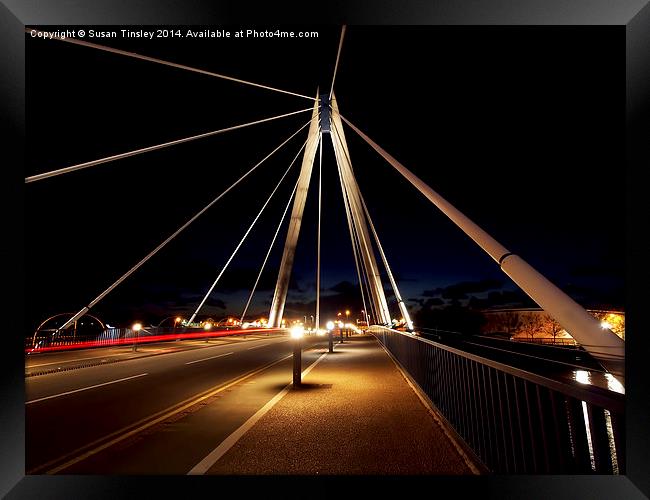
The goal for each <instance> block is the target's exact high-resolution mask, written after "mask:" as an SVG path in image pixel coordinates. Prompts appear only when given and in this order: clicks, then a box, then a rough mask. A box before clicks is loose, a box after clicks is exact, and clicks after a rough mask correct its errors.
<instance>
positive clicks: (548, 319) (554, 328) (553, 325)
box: [542, 314, 562, 344]
mask: <svg viewBox="0 0 650 500" xmlns="http://www.w3.org/2000/svg"><path fill="white" fill-rule="evenodd" d="M542 325H543V326H542V329H543V330H544V331H545V332H546V333H548V334H549V335H551V336H552V337H553V343H554V344H555V337H557V334H558V333H560V332H561V331H562V325H561V324H560V323H558V322H557V320H556V319H555V318H554V317H553V316H551V315H550V314H545V315H544V316H543V317H542Z"/></svg>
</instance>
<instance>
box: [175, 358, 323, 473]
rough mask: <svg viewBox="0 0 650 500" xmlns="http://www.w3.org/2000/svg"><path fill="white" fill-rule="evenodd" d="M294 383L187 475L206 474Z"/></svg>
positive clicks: (305, 374)
mask: <svg viewBox="0 0 650 500" xmlns="http://www.w3.org/2000/svg"><path fill="white" fill-rule="evenodd" d="M326 354H327V352H324V353H323V354H321V356H320V357H319V358H318V359H317V360H316V361H314V362H313V363H312V364H311V365H309V367H308V368H306V369H305V371H303V372H302V376H303V377H305V376H307V374H308V373H309V372H310V371H311V370H312V368H314V367H315V366H316V365H317V364H318V363H320V361H321V359H323V358H324V357H325V355H326ZM292 385H293V384H289V385H287V386H286V387H285V388H284V389H282V391H280V392H279V393H278V394H276V395H275V396H274V397H273V399H271V400H270V401H269V402H268V403H266V404H265V405H264V406H263V407H262V408H261V409H260V410H258V411H257V413H255V415H253V416H252V417H251V418H249V419H248V420H246V422H244V423H243V425H242V426H241V427H239V428H238V429H237V430H236V431H235V432H233V433H232V434H231V435H230V436H228V437H227V438H226V439H225V440H224V441H222V442H221V444H220V445H219V446H217V447H216V448H215V449H214V450H212V451H211V452H210V453H209V454H208V456H207V457H205V458H204V459H203V460H201V461H200V462H199V463H198V464H196V465H195V466H194V467H192V469H191V470H190V471H189V472H188V473H187V475H199V474H205V473H206V472H207V471H208V470H209V469H210V467H212V466H213V465H214V464H215V463H217V461H218V460H219V459H220V458H221V457H223V456H224V455H225V454H226V452H227V451H228V450H229V449H230V448H232V447H233V446H234V445H235V443H236V442H237V441H239V439H240V438H241V437H242V436H243V435H244V434H246V432H248V431H249V430H250V428H251V427H253V426H254V425H255V424H256V423H257V421H258V420H259V419H260V418H262V417H263V416H264V415H265V414H266V413H267V412H268V411H269V410H270V409H271V408H273V407H274V406H275V404H276V403H277V402H278V401H280V400H281V399H282V398H283V397H284V396H285V395H286V394H287V393H288V392H289V390H290V389H291V386H292Z"/></svg>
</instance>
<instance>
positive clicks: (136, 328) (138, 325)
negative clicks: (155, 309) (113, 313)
mask: <svg viewBox="0 0 650 500" xmlns="http://www.w3.org/2000/svg"><path fill="white" fill-rule="evenodd" d="M132 330H133V331H134V332H139V331H140V330H142V323H134V324H133V327H132Z"/></svg>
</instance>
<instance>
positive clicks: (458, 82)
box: [26, 27, 625, 329]
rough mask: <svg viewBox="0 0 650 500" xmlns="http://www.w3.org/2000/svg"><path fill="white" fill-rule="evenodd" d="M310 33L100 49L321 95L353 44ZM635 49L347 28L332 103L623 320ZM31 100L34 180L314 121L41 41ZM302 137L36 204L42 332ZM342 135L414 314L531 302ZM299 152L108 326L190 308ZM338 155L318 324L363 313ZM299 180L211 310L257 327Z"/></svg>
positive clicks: (210, 222) (584, 36)
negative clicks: (75, 167) (253, 320)
mask: <svg viewBox="0 0 650 500" xmlns="http://www.w3.org/2000/svg"><path fill="white" fill-rule="evenodd" d="M231 29H232V31H235V30H236V29H237V28H236V27H232V28H231ZM296 29H297V28H296ZM316 29H317V30H318V31H319V32H320V37H319V38H318V39H316V40H310V41H307V40H304V39H303V40H301V41H296V40H268V39H267V40H265V41H260V40H253V41H250V40H249V41H235V40H230V41H225V40H222V39H221V40H218V39H208V40H178V39H177V40H164V39H163V40H153V41H139V40H133V39H129V40H123V39H112V40H103V41H100V43H104V44H106V45H111V46H114V47H119V48H122V49H125V50H130V51H134V52H139V53H142V54H146V55H151V56H155V57H160V58H162V59H167V60H171V61H174V62H179V63H183V64H187V65H190V66H196V67H199V68H205V69H208V70H212V71H215V72H220V73H224V74H228V75H233V76H236V77H240V78H245V79H250V80H252V81H256V82H260V83H264V84H269V85H273V86H277V87H280V88H285V89H287V90H291V91H295V92H299V93H303V94H308V95H315V93H316V86H318V85H320V86H321V88H328V87H329V84H330V82H331V73H332V70H333V64H334V59H335V56H336V48H337V45H338V36H339V29H338V28H332V29H321V28H316ZM624 43H625V40H624V32H623V31H622V30H620V29H615V28H608V27H584V28H571V29H565V28H560V27H553V28H551V27H549V28H541V27H535V28H532V27H531V28H514V27H508V28H498V27H490V28H469V27H467V28H460V27H459V28H452V27H419V28H418V27H410V28H392V27H387V28H367V27H364V28H362V27H349V28H348V32H347V34H346V38H345V42H344V46H343V52H342V55H341V62H340V66H339V71H338V76H337V80H336V93H337V97H338V101H339V107H340V110H341V113H342V114H343V115H345V116H346V117H347V118H348V119H350V120H351V121H352V122H353V123H355V124H356V125H357V126H358V127H360V128H361V129H362V130H364V131H365V132H366V133H367V134H368V135H369V136H370V137H371V138H372V139H374V140H375V141H376V142H377V143H379V144H380V145H381V146H382V147H383V148H384V149H386V150H387V151H388V152H389V153H391V154H392V155H393V156H394V157H396V158H397V159H398V160H399V161H401V162H402V163H403V164H404V165H405V166H406V167H407V168H409V169H411V170H412V171H413V172H414V173H416V174H417V175H418V176H420V177H421V178H422V179H423V180H425V181H426V182H427V183H429V185H431V186H432V187H433V188H434V189H436V190H437V191H438V192H439V193H440V194H441V195H442V196H444V197H445V198H447V199H448V200H449V201H450V202H452V203H453V204H454V205H456V207H457V208H459V209H460V210H462V211H463V212H464V213H465V214H466V215H468V216H469V217H470V218H472V219H473V220H474V221H475V222H476V223H478V224H479V225H480V226H482V227H483V228H484V229H485V230H486V231H488V232H489V233H490V234H492V235H493V236H494V237H495V238H496V239H497V240H499V241H500V242H501V243H502V244H503V245H504V246H506V247H507V248H509V250H510V251H512V252H515V253H517V254H519V255H521V256H522V257H523V258H524V259H526V260H527V261H528V262H529V263H531V264H532V265H533V266H534V267H536V268H537V269H538V270H540V271H541V272H542V273H543V274H545V275H546V276H547V277H548V278H549V279H551V280H552V281H554V282H555V283H556V284H557V285H559V286H560V287H561V288H563V289H564V290H565V291H567V292H569V293H570V294H571V295H572V296H574V297H575V298H576V299H577V300H578V301H579V302H581V303H582V304H583V305H585V306H592V305H594V304H609V305H612V306H620V305H622V304H623V296H624V294H623V290H624V287H623V272H624V271H623V269H624V264H623V262H624V250H623V244H622V242H623V238H624V236H623V235H624V216H623V210H624V204H625V193H624V176H625V171H624V163H623V160H624V156H623V151H624V149H623V148H624V135H623V123H624V121H623V120H624V102H625V101H624V88H625V87H624V85H625V83H624V82H625V80H624V79H625V73H624V63H623V62H622V58H621V57H620V55H621V53H622V51H623V50H624ZM27 83H28V87H27V89H28V94H27V119H28V123H27V131H28V149H27V175H32V174H35V173H38V172H44V171H49V170H52V169H56V168H61V167H65V166H68V165H71V164H75V163H79V162H82V161H88V160H92V159H96V158H99V157H102V156H107V155H111V154H117V153H121V152H124V151H128V150H131V149H136V148H140V147H144V146H148V145H153V144H158V143H161V142H164V141H168V140H173V139H177V138H180V137H185V136H189V135H193V134H197V133H201V132H206V131H209V130H214V129H218V128H222V127H226V126H230V125H235V124H239V123H244V122H246V121H250V120H254V119H259V118H264V117H267V116H272V115H275V114H280V113H284V112H289V111H294V110H298V109H301V108H303V107H308V106H309V105H310V102H309V101H307V100H303V99H300V98H296V97H292V96H285V95H280V94H276V93H273V92H268V91H264V90H260V89H255V88H250V87H242V86H239V85H237V84H234V83H231V82H225V81H221V80H217V79H214V78H210V77H208V76H204V75H197V74H192V73H188V72H184V71H181V70H177V69H173V68H168V67H163V66H159V65H155V64H152V63H147V62H144V61H137V60H131V59H128V58H126V57H122V56H119V55H115V54H107V53H102V52H99V51H96V50H93V49H90V48H86V47H76V46H72V45H70V44H66V43H63V42H60V41H43V40H36V39H31V38H30V37H29V36H27ZM307 119H308V115H307V114H304V115H302V116H299V117H292V118H288V119H284V120H282V121H278V122H274V123H271V124H265V125H259V126H257V127H255V128H251V129H247V130H241V131H237V132H232V133H229V134H224V135H221V136H217V137H212V138H207V139H203V140H201V141H195V142H193V143H189V144H186V145H181V146H175V147H172V148H168V149H165V150H162V151H158V152H153V153H147V154H145V155H141V156H138V157H134V158H130V159H126V160H121V161H118V162H114V163H108V164H105V165H102V166H97V167H93V168H91V169H87V170H85V171H81V172H76V173H71V174H68V175H65V176H60V177H58V178H53V179H49V180H44V181H41V182H38V183H33V184H30V185H28V186H26V200H27V206H26V243H27V244H26V248H27V256H26V257H27V271H28V272H27V279H28V283H29V286H28V287H27V290H28V292H27V297H26V303H27V316H28V317H27V323H28V329H29V328H31V325H33V324H38V323H39V322H40V321H41V320H42V319H44V318H46V317H47V316H48V315H50V314H55V313H58V312H64V311H71V312H72V311H76V310H78V309H79V308H81V307H82V306H83V305H85V304H86V303H88V302H89V301H90V300H91V299H92V298H94V297H95V296H96V295H97V294H98V293H99V292H101V291H102V290H103V289H104V288H106V286H108V285H109V284H110V283H112V282H113V281H114V280H115V279H116V278H117V277H119V276H120V275H121V274H122V273H123V272H125V271H126V270H127V269H128V268H129V267H130V266H131V265H133V264H134V263H135V262H137V261H138V260H139V259H140V258H141V257H142V256H144V255H145V254H146V253H148V252H149V251H150V250H151V249H152V248H153V247H155V246H156V245H157V244H158V243H159V242H160V241H161V240H162V239H164V238H165V237H166V236H167V235H168V234H170V233H171V232H172V231H174V230H175V229H176V228H177V227H178V226H179V225H180V224H182V223H183V222H184V221H185V220H187V219H188V218H189V217H190V216H191V215H193V214H194V213H195V212H196V211H198V210H199V209H200V208H201V207H203V206H204V205H205V204H207V203H208V202H209V201H210V200H211V199H212V198H213V197H214V196H216V195H217V194H219V193H220V192H221V191H223V190H224V189H225V188H226V187H227V186H228V185H230V184H231V183H232V182H233V181H234V180H236V179H237V178H239V176H240V175H241V174H242V173H243V172H245V171H246V170H248V169H249V168H250V167H251V166H252V165H254V164H255V163H256V162H257V161H259V160H260V159H261V158H263V157H264V156H265V155H266V154H267V153H268V152H269V151H270V150H272V149H273V148H274V147H275V146H277V145H278V144H279V143H280V142H281V141H282V140H283V139H284V138H286V137H287V136H288V135H290V134H291V133H292V132H293V131H294V130H295V129H297V128H298V127H299V126H300V125H302V124H303V123H304V122H305V121H306V120H307ZM345 133H346V136H347V138H348V143H349V146H350V152H351V159H352V162H353V165H354V168H355V172H356V174H357V177H358V182H359V184H360V187H361V190H362V192H363V194H364V196H365V198H366V202H367V204H368V208H369V210H370V213H371V215H372V217H373V220H374V221H375V225H376V227H377V231H378V233H379V235H380V237H381V238H382V243H383V245H384V248H385V251H386V254H387V255H388V258H389V261H390V263H391V266H392V268H393V271H394V273H395V274H396V275H397V277H398V281H399V285H400V289H401V292H402V295H403V296H404V298H408V299H414V300H413V301H411V302H410V304H411V305H412V308H413V309H414V310H415V309H417V307H419V304H420V303H422V301H424V300H427V299H431V298H438V299H440V300H441V301H442V302H443V303H445V302H446V301H448V300H451V299H450V298H449V297H459V298H461V299H463V298H466V299H469V298H470V297H471V296H475V297H478V298H484V297H486V296H487V294H488V292H489V291H493V292H494V291H503V290H514V289H515V286H514V284H512V282H510V281H509V279H508V278H507V277H506V276H505V275H504V274H503V273H501V272H500V270H499V269H498V266H497V265H496V264H495V263H494V262H493V261H492V259H490V258H489V257H488V256H487V255H486V254H485V253H484V252H483V251H482V250H480V249H479V248H478V247H476V245H475V244H474V243H473V242H472V241H471V240H470V239H469V238H468V237H466V236H465V235H464V234H462V233H461V232H460V230H458V229H457V228H456V227H455V226H454V225H453V224H452V223H451V222H450V221H449V220H448V219H447V218H446V217H445V216H444V215H442V214H441V213H439V212H438V211H437V209H436V208H435V207H433V206H432V205H431V204H430V203H429V202H428V201H427V200H426V199H425V198H424V197H422V196H421V195H420V194H419V193H418V192H417V191H416V190H415V189H414V188H413V187H412V186H410V185H408V184H407V183H406V182H405V181H404V179H402V178H401V176H400V175H399V174H398V173H397V172H395V171H394V170H392V167H390V166H389V165H388V164H386V163H385V162H384V160H382V159H381V158H380V157H379V156H378V155H377V154H376V153H375V152H374V151H372V150H371V149H370V148H369V147H368V146H367V145H366V144H365V143H364V142H363V141H362V140H361V139H359V138H358V137H357V136H355V135H354V132H353V131H352V130H350V129H349V128H346V130H345ZM305 136H306V133H305V134H303V135H301V136H300V138H297V139H296V140H294V141H292V142H291V143H290V144H289V145H288V146H287V147H286V148H285V149H284V150H282V151H281V152H280V153H278V154H277V155H276V156H274V157H273V159H272V160H269V162H268V163H266V164H264V166H263V167H261V168H260V170H259V172H256V173H255V174H254V176H251V178H250V179H248V180H247V181H246V182H245V183H244V184H242V185H241V186H239V187H238V189H237V191H236V192H233V193H231V194H229V195H228V196H227V197H225V198H224V199H223V200H221V201H220V202H219V203H218V204H217V205H215V206H214V207H213V208H212V209H211V210H210V211H209V212H208V213H206V214H205V215H204V216H202V217H201V218H200V219H199V220H197V221H196V223H195V224H193V225H192V226H191V227H190V228H188V229H187V230H186V232H185V233H183V234H182V235H181V236H179V238H178V239H177V240H175V241H174V242H172V243H171V244H170V245H169V246H168V247H166V248H165V249H164V250H163V251H162V252H160V254H159V255H157V256H156V257H154V258H153V259H152V260H151V261H150V262H148V263H147V264H146V265H145V266H144V267H143V268H142V269H141V270H140V271H138V272H137V273H136V274H134V275H133V276H131V277H130V278H129V279H128V280H127V281H125V282H124V283H123V284H122V285H121V286H120V287H118V288H117V289H116V290H115V291H114V292H113V293H112V294H110V295H109V296H108V297H107V298H106V299H104V301H102V302H101V303H100V304H99V305H98V306H97V307H96V310H95V314H97V315H98V316H99V317H100V318H102V319H104V320H105V321H108V322H109V323H111V324H114V323H115V324H120V323H125V324H128V323H129V322H131V321H132V320H134V319H143V320H145V321H152V322H155V321H156V319H158V320H160V319H162V318H163V317H164V316H167V315H170V314H177V313H183V312H188V313H189V312H191V310H193V309H194V307H195V305H196V304H197V303H198V301H199V300H200V299H201V297H202V296H203V294H204V293H205V291H206V290H207V288H208V287H209V285H210V284H211V283H212V281H213V280H214V278H215V277H216V275H217V273H218V272H219V270H220V269H221V266H222V265H223V264H224V262H225V261H226V260H227V258H228V256H229V255H230V253H231V251H232V250H233V249H234V247H235V246H236V244H237V242H238V241H239V239H240V237H241V235H243V233H244V232H245V230H246V228H247V227H248V224H249V222H250V221H251V220H252V218H253V217H254V216H255V215H256V214H257V211H258V210H259V208H260V207H261V205H262V204H263V202H264V200H265V199H266V197H267V196H268V194H269V193H270V192H271V190H272V189H273V187H274V186H275V183H276V182H277V180H278V179H279V178H280V176H281V175H282V172H283V171H284V169H285V168H286V167H287V166H288V164H289V162H290V160H291V158H293V156H294V155H295V154H296V152H297V151H298V149H299V147H300V145H301V144H302V142H303V141H304V138H305ZM323 156H324V160H323V172H324V174H323V175H324V177H323V193H324V202H323V203H324V215H323V263H322V279H323V288H324V294H325V295H326V296H329V298H328V299H326V301H325V303H324V309H325V312H326V313H331V312H334V311H335V310H337V309H338V308H340V307H346V306H350V305H351V307H358V305H355V304H354V301H355V300H357V301H358V297H357V295H358V294H356V293H355V290H356V289H357V288H355V286H354V285H355V284H356V271H355V269H354V261H353V258H352V253H351V246H350V242H349V237H348V229H347V227H346V221H345V218H344V212H343V208H342V199H341V194H340V186H339V184H338V178H337V174H336V169H335V162H334V157H333V152H332V149H331V145H330V144H325V147H324V155H323ZM298 166H299V165H297V166H296V167H294V169H293V171H292V172H291V173H290V174H289V178H288V180H287V182H285V184H284V185H283V186H282V187H281V189H280V190H279V191H278V193H277V195H276V198H275V199H274V200H273V201H272V203H271V204H270V205H269V207H268V208H267V210H266V212H265V214H264V215H263V217H262V218H261V219H260V222H259V227H256V229H255V230H254V231H253V232H252V233H251V236H250V241H248V242H247V243H246V244H245V245H244V247H243V248H242V251H241V254H240V255H239V256H238V257H237V258H236V259H235V260H234V261H233V264H232V266H231V268H230V270H229V271H228V272H227V273H226V274H225V275H224V278H223V282H222V284H220V285H218V286H217V288H216V289H215V293H214V294H213V297H212V300H211V301H210V302H209V303H208V307H207V308H206V310H205V313H206V314H210V315H212V316H223V315H225V314H238V313H240V312H241V310H242V308H243V305H244V303H245V300H246V297H247V293H248V290H249V289H250V286H251V285H252V283H253V281H254V279H255V275H256V273H257V270H258V268H259V265H260V264H261V262H262V259H263V257H264V253H265V251H266V249H267V246H268V244H269V242H270V240H271V237H272V235H273V232H274V231H275V227H276V225H277V223H278V221H279V218H280V215H281V212H282V210H283V208H284V205H285V204H286V201H287V199H288V196H289V193H290V191H291V189H292V187H293V183H294V182H295V179H296V177H297V174H298ZM313 180H314V181H315V180H316V178H315V177H314V179H313ZM315 185H316V183H315V182H312V190H311V192H310V195H309V199H308V203H307V206H306V211H305V220H304V224H303V231H302V233H301V237H300V241H299V247H298V253H297V257H296V263H295V269H294V275H293V277H294V279H293V281H294V283H293V287H292V289H291V291H290V293H289V297H288V302H289V305H288V313H289V314H295V315H297V314H309V311H310V310H311V307H312V306H311V304H310V302H312V301H313V299H314V283H315V274H314V273H315V261H316V247H315V245H316V239H315V235H316V231H315V222H316V197H315V194H316V193H315ZM285 235H286V222H285V229H284V230H283V231H281V233H280V237H279V240H278V242H277V243H276V246H275V249H274V251H273V253H272V257H271V260H270V263H269V272H268V273H267V275H265V276H264V279H263V280H262V281H263V283H262V285H263V286H262V287H261V288H262V289H261V290H260V292H259V293H258V294H257V295H256V299H255V302H254V305H253V307H252V311H254V312H255V313H262V312H264V311H266V310H267V309H268V304H267V302H268V301H269V300H270V297H271V294H272V286H273V284H274V280H275V277H276V273H277V267H278V264H279V260H280V256H281V251H282V248H281V247H282V245H283V242H284V237H285ZM345 282H349V283H348V284H346V283H345ZM350 284H352V286H350ZM449 287H451V288H449ZM463 300H465V299H463ZM508 300H509V299H508ZM492 301H493V302H494V304H489V303H485V304H484V305H486V306H487V305H498V303H499V297H498V296H497V295H495V294H492ZM502 302H504V303H507V300H506V298H503V297H502Z"/></svg>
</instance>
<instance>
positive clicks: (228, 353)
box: [185, 352, 235, 365]
mask: <svg viewBox="0 0 650 500" xmlns="http://www.w3.org/2000/svg"><path fill="white" fill-rule="evenodd" d="M231 354H235V353H234V352H227V353H225V354H217V355H216V356H210V357H209V358H203V359H197V360H194V361H188V362H187V363H185V364H186V365H191V364H192V363H200V362H201V361H207V360H208V359H214V358H221V357H222V356H229V355H231Z"/></svg>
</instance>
